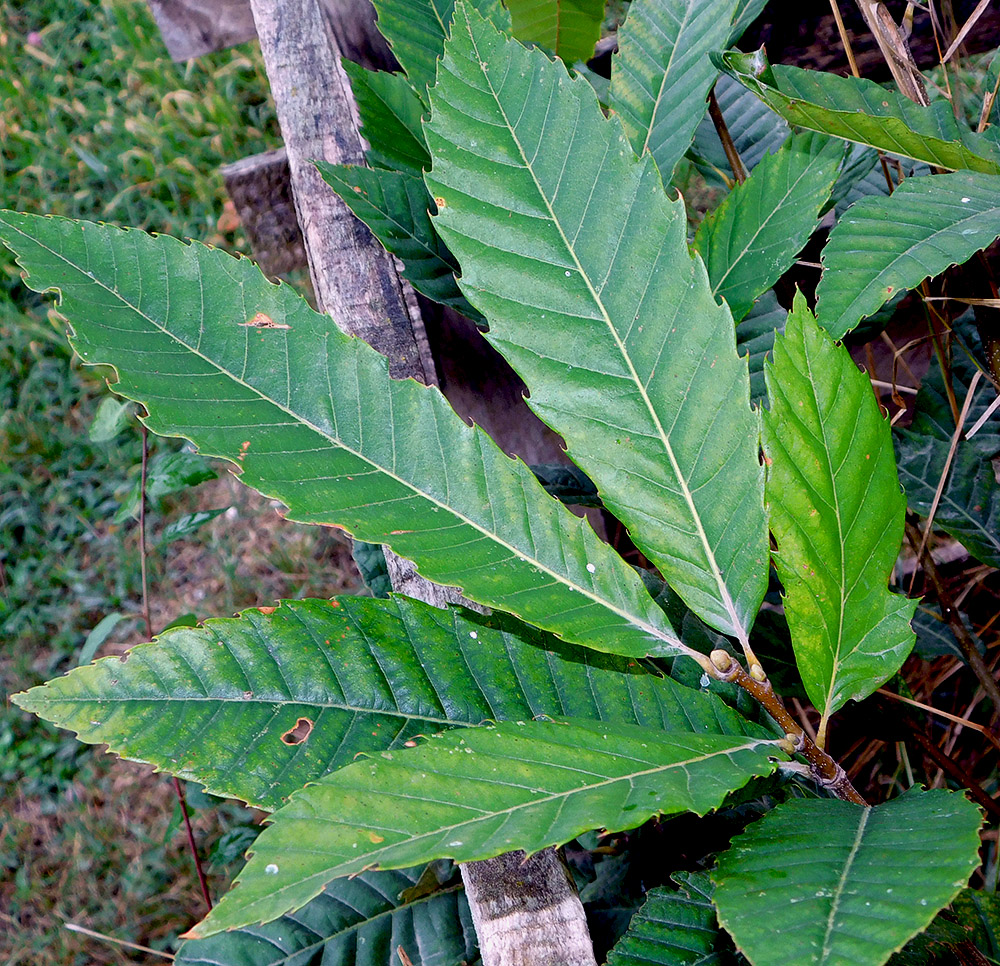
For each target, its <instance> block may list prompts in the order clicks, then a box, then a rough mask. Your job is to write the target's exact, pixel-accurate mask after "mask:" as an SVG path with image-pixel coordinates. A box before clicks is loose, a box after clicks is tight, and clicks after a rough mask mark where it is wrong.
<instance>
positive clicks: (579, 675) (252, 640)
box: [16, 597, 762, 811]
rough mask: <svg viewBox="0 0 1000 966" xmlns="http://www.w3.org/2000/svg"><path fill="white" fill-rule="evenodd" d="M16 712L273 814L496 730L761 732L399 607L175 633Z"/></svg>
mask: <svg viewBox="0 0 1000 966" xmlns="http://www.w3.org/2000/svg"><path fill="white" fill-rule="evenodd" d="M16 701H17V703H18V704H19V705H20V706H21V707H23V708H25V709H26V710H29V711H32V712H33V713H35V714H37V715H39V716H40V717H42V718H45V719H46V720H48V721H52V722H54V723H55V724H58V725H59V726H60V727H63V728H69V729H71V730H73V731H75V732H76V733H77V734H78V736H79V737H80V739H81V740H82V741H86V742H88V743H90V744H97V743H107V744H108V746H109V748H110V750H111V751H114V752H116V753H118V754H119V755H122V756H123V757H125V758H131V759H135V760H138V761H145V762H150V763H152V764H154V765H156V766H157V767H158V768H160V769H162V770H164V771H168V772H171V773H172V774H177V775H180V776H182V777H184V778H188V779H193V780H195V781H199V782H201V783H202V784H204V785H205V786H206V787H207V788H208V790H209V791H210V792H212V793H214V794H218V795H223V796H225V797H228V798H240V799H242V800H244V801H246V802H249V803H251V804H253V805H256V806H257V807H259V808H263V809H266V810H268V811H273V810H274V809H276V808H279V807H280V806H281V805H282V804H283V802H284V800H285V799H286V798H287V797H288V795H290V794H291V793H292V792H293V791H295V790H296V789H297V788H299V787H301V786H302V785H304V784H305V783H306V782H308V781H313V780H315V779H317V778H319V777H321V776H322V775H325V774H326V773H327V772H329V771H332V770H333V769H336V768H339V767H341V766H342V765H345V764H348V763H349V762H351V761H353V760H354V757H355V755H357V754H358V752H361V751H380V750H382V749H384V748H392V747H398V746H401V745H402V744H403V742H405V741H407V740H409V739H411V738H413V737H414V736H416V735H418V734H426V733H429V732H435V731H440V730H441V729H443V728H447V727H452V726H462V725H464V726H466V727H468V726H475V725H478V724H480V723H481V722H483V721H486V720H495V721H505V720H520V719H530V718H533V717H535V716H536V715H572V716H576V717H581V718H589V719H593V720H597V721H609V722H620V723H624V724H641V725H646V726H648V727H650V728H656V729H661V728H665V729H668V730H676V729H681V730H689V731H695V732H716V733H720V734H727V733H729V734H737V735H740V734H747V733H753V734H758V735H760V734H762V732H761V731H760V730H759V729H758V728H755V726H752V725H750V724H749V722H747V721H746V720H745V719H743V718H742V717H740V715H738V714H737V713H736V712H734V711H732V710H731V709H730V708H729V707H728V706H727V705H725V704H723V703H722V701H720V700H719V699H718V698H716V697H714V696H712V695H708V694H703V693H699V692H698V691H695V690H693V689H691V688H686V687H684V686H682V685H680V684H678V683H676V682H675V681H672V680H671V679H670V678H663V677H657V676H656V675H654V674H652V673H650V672H648V671H646V670H644V669H643V668H641V667H638V666H636V665H635V663H634V662H630V661H629V660H627V659H626V658H618V657H613V656H610V655H601V654H598V653H597V652H595V651H588V650H586V649H584V648H576V647H571V646H569V645H565V644H560V643H559V642H558V641H556V640H554V639H553V638H551V637H550V636H548V635H544V634H541V633H539V632H535V633H532V631H531V629H530V628H527V627H524V626H523V625H515V623H514V622H512V621H506V622H505V621H503V620H502V619H500V618H499V617H496V618H490V619H486V618H482V617H478V615H476V614H473V613H471V612H469V611H464V610H462V609H460V608H454V609H451V610H439V609H437V608H435V607H431V606H430V605H428V604H422V603H420V602H418V601H414V600H408V599H407V598H402V597H395V598H392V599H389V600H377V599H372V598H367V597H341V598H336V599H334V600H333V601H323V600H309V601H284V602H283V603H282V604H281V605H280V606H279V607H278V608H277V609H276V610H274V611H273V613H262V612H261V611H258V610H248V611H246V612H244V613H243V614H242V615H241V616H240V617H238V618H226V619H222V620H210V621H207V622H206V623H205V625H204V626H203V627H198V628H180V629H177V630H173V631H169V632H167V633H166V634H164V635H162V637H161V638H160V639H159V640H158V641H157V642H155V643H152V644H145V645H142V646H140V647H137V648H134V649H133V650H132V651H131V652H130V653H129V656H128V659H127V660H126V661H125V662H124V663H123V662H122V660H121V659H120V658H117V657H114V658H108V659H106V660H103V661H99V662H98V663H97V664H95V665H92V666H90V667H86V668H81V669H79V670H77V671H75V672H73V673H71V674H69V675H66V676H65V677H61V678H56V679H55V680H54V681H50V682H49V683H48V684H46V685H43V686H41V687H37V688H32V689H31V690H30V691H28V692H27V693H25V694H22V695H19V696H18V697H17V698H16ZM297 725H298V731H296V726H297ZM306 729H308V730H307V731H306ZM303 731H305V736H304V737H301V735H302V732H303ZM297 739H300V740H297Z"/></svg>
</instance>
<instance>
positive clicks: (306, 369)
mask: <svg viewBox="0 0 1000 966" xmlns="http://www.w3.org/2000/svg"><path fill="white" fill-rule="evenodd" d="M0 238H2V240H3V241H4V243H5V244H7V245H8V247H10V248H12V249H13V250H15V251H16V253H17V255H18V257H19V262H20V264H21V265H22V267H24V268H25V269H26V271H27V273H28V278H27V284H29V285H31V286H33V287H35V289H36V290H42V291H44V290H47V289H49V288H56V289H58V290H59V291H60V293H61V303H60V304H61V306H62V311H63V313H64V314H65V315H66V316H67V317H68V318H69V320H70V322H71V324H72V326H73V330H74V334H73V336H72V339H71V340H72V342H73V346H74V348H75V349H76V351H77V352H78V353H79V354H80V356H81V358H82V359H83V360H84V362H85V363H87V364H90V365H98V364H106V365H112V366H114V367H115V368H116V370H117V373H118V378H119V381H118V382H117V383H115V384H114V386H113V388H114V390H115V391H116V392H117V393H119V394H120V395H123V396H126V397H127V398H130V399H135V400H136V401H138V402H142V403H143V405H144V406H145V407H146V409H147V411H148V412H149V417H148V419H147V425H148V426H149V428H150V429H152V430H153V432H160V433H163V434H169V435H177V436H183V437H185V438H187V439H190V440H191V441H192V442H193V443H195V445H196V446H198V447H199V449H200V450H201V451H202V452H203V453H204V454H205V455H212V456H219V457H222V458H224V459H227V460H229V461H230V462H232V463H233V464H235V465H236V466H237V467H238V468H239V469H240V470H241V471H242V473H241V479H242V481H243V482H245V483H247V484H248V485H250V486H252V487H254V488H255V489H257V490H259V491H260V492H262V493H264V494H265V495H267V496H270V497H274V498H276V499H280V500H282V501H283V502H284V503H285V504H286V505H287V506H288V507H289V516H290V518H291V519H294V520H297V521H299V522H303V523H323V524H328V525H335V526H339V527H342V528H343V529H346V530H348V531H350V532H351V533H352V534H354V535H356V536H358V537H359V538H360V539H362V540H365V541H367V542H369V543H379V544H388V545H389V546H391V547H392V548H393V549H394V550H395V551H396V552H397V553H399V554H401V555H402V556H404V557H407V558H410V559H413V560H415V561H416V562H417V564H418V566H419V569H420V572H421V573H422V574H423V575H424V576H426V577H427V578H428V579H430V580H435V581H437V582H438V583H441V584H444V585H454V586H458V587H460V588H463V589H464V591H465V593H466V596H468V597H470V598H471V599H472V600H476V601H478V602H479V603H482V604H486V605H487V606H497V607H500V608H501V609H505V610H509V611H512V612H514V613H517V614H518V615H519V616H522V617H524V618H525V619H526V620H528V621H529V622H533V623H536V624H537V625H538V626H543V627H546V628H547V629H549V630H552V631H554V632H557V633H559V634H560V635H561V636H563V637H565V638H566V639H572V640H574V641H575V642H577V643H582V644H586V645H587V646H591V647H595V648H597V649H598V650H600V649H602V648H603V649H607V650H609V651H613V652H628V653H629V654H631V655H632V656H641V655H642V654H645V653H649V652H655V651H657V650H662V651H663V652H664V653H670V652H675V651H676V649H677V647H678V646H679V642H677V638H676V635H675V634H674V633H673V631H672V629H671V628H670V626H669V623H668V622H667V620H666V617H665V615H664V614H663V612H662V611H660V610H659V608H657V607H656V605H655V603H654V602H653V601H652V599H651V598H650V597H649V595H648V593H647V592H646V590H645V589H644V587H643V586H642V582H641V580H640V578H639V577H638V576H637V575H636V574H635V573H634V572H633V571H632V569H631V568H630V567H629V566H628V565H627V564H626V563H625V562H624V561H623V560H622V559H621V558H620V557H619V556H618V555H617V554H616V553H615V552H614V551H613V550H612V549H611V548H610V547H609V546H608V545H607V544H604V543H602V542H601V541H600V539H599V538H598V537H597V536H596V534H595V533H594V532H593V530H591V529H590V527H589V525H588V524H587V523H586V522H585V521H583V520H581V519H580V518H579V517H576V516H574V515H573V514H572V513H571V512H570V511H569V510H568V509H566V508H565V507H563V506H562V505H561V504H559V503H558V502H557V501H556V500H554V499H553V498H552V497H550V496H548V495H547V494H546V493H545V491H544V489H542V487H541V486H540V484H539V483H538V482H537V480H536V479H535V478H534V476H533V475H532V473H531V471H530V470H529V469H528V468H527V467H526V466H525V465H524V464H523V463H521V462H519V461H516V460H512V459H510V457H508V456H506V455H505V454H503V453H502V452H501V451H500V450H499V449H498V448H497V447H496V446H495V445H494V444H493V442H492V441H491V440H490V439H489V437H488V436H486V434H485V433H483V432H482V431H481V430H479V429H477V428H474V427H470V426H467V425H466V424H465V423H464V422H463V421H462V419H461V418H460V417H459V416H458V415H456V413H455V412H454V410H452V409H451V408H450V406H448V404H447V402H446V401H445V399H444V397H443V396H441V394H440V393H439V392H438V391H437V390H436V389H431V388H427V387H425V386H421V385H420V384H418V383H416V382H414V381H413V380H409V379H408V380H401V381H398V380H393V379H390V378H389V373H388V366H387V364H386V360H385V359H384V357H382V356H380V355H379V354H378V353H376V352H375V351H374V350H373V349H371V348H370V347H369V346H367V345H366V344H365V343H364V342H362V341H361V340H360V339H356V338H351V337H349V336H346V335H344V334H343V333H342V332H340V331H339V330H338V329H337V327H336V326H335V325H334V324H333V322H332V320H331V319H330V318H329V317H328V316H325V315H320V314H317V313H316V312H314V311H313V310H312V309H310V308H309V306H308V305H307V304H306V302H305V301H303V300H302V299H301V298H300V297H299V296H298V295H297V294H295V293H294V292H293V291H292V290H291V289H290V288H288V287H287V286H284V285H273V284H271V283H269V282H268V281H267V280H266V279H265V278H264V277H263V275H261V273H260V270H259V269H258V268H257V267H256V266H254V265H253V264H252V263H251V262H249V261H248V260H246V259H235V258H232V257H231V256H229V255H227V254H225V253H224V252H221V251H219V250H215V249H208V248H205V247H203V246H201V245H199V244H197V243H192V244H190V245H184V244H182V243H180V242H178V241H176V240H175V239H172V238H168V237H166V236H157V237H150V236H149V235H146V234H144V233H143V232H139V231H122V230H120V229H117V228H112V227H108V226H98V225H92V224H88V223H83V222H80V223H77V222H72V221H68V220H65V219H57V218H40V217H37V216H33V215H22V214H16V213H7V214H4V215H2V216H0ZM371 427H375V428H374V429H372V428H371ZM434 441H437V443H438V446H434V445H433V444H434Z"/></svg>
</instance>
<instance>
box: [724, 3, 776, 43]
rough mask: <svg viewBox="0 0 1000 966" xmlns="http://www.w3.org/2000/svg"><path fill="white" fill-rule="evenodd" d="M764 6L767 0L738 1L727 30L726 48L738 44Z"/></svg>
mask: <svg viewBox="0 0 1000 966" xmlns="http://www.w3.org/2000/svg"><path fill="white" fill-rule="evenodd" d="M766 6H767V0H738V3H737V4H736V13H735V14H734V15H733V24H732V27H731V28H730V30H729V40H728V41H726V46H727V47H733V46H735V45H736V44H738V43H739V40H740V37H742V36H743V34H745V33H746V31H747V28H748V27H749V26H750V24H752V23H753V22H754V21H755V20H756V19H757V17H759V16H760V14H761V12H762V11H763V10H764V7H766Z"/></svg>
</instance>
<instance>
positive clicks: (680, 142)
mask: <svg viewBox="0 0 1000 966" xmlns="http://www.w3.org/2000/svg"><path fill="white" fill-rule="evenodd" d="M736 7H737V3H736V0H635V2H634V3H633V4H632V5H631V7H630V8H629V12H628V17H627V18H626V20H625V23H624V24H622V26H621V28H620V29H619V31H618V53H617V54H616V55H615V56H614V57H613V58H612V61H611V88H610V95H609V103H610V106H611V108H612V110H614V111H615V113H616V114H617V115H618V116H619V117H620V118H621V120H622V125H623V126H624V128H625V133H626V134H627V135H628V139H629V141H630V143H631V144H632V149H633V150H634V151H635V153H636V154H639V155H641V154H643V153H645V152H646V151H648V152H649V153H650V154H651V155H652V156H653V160H654V161H656V164H657V167H658V168H659V169H660V174H661V175H662V177H663V181H664V183H667V182H669V181H670V179H671V178H672V177H673V172H674V167H675V166H676V164H677V162H678V161H680V159H681V158H682V157H683V156H684V152H685V151H687V149H688V148H689V147H690V145H691V140H692V139H693V137H694V132H695V129H696V128H697V126H698V122H699V121H700V120H701V118H702V115H703V114H704V113H705V98H706V96H707V95H708V91H709V88H711V86H712V82H713V81H714V80H715V78H716V77H717V76H718V68H716V67H715V66H714V65H713V64H712V62H711V60H710V59H709V57H708V54H709V52H710V51H713V50H718V49H720V48H721V47H723V46H725V44H726V42H727V40H728V38H729V34H730V32H731V27H730V24H731V21H732V19H733V16H734V14H735V13H736Z"/></svg>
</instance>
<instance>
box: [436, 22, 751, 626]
mask: <svg viewBox="0 0 1000 966" xmlns="http://www.w3.org/2000/svg"><path fill="white" fill-rule="evenodd" d="M463 9H464V8H462V7H458V8H456V23H455V29H454V32H453V36H452V39H451V41H450V43H449V45H448V49H447V51H446V53H445V58H444V60H443V61H442V66H441V72H440V74H439V77H438V84H437V86H436V87H435V88H434V91H433V94H432V117H431V121H430V123H429V125H428V127H427V137H428V146H429V147H430V149H431V154H432V155H433V157H434V167H433V169H432V171H431V172H430V174H428V175H427V182H428V185H429V186H430V187H431V190H432V192H433V194H434V195H435V197H440V198H441V199H442V200H443V201H444V205H443V206H440V214H439V215H438V217H437V219H436V221H435V224H436V225H437V227H438V230H439V231H440V232H441V234H442V237H443V238H444V239H445V241H446V242H447V243H448V245H449V247H450V248H451V250H452V251H453V252H455V254H456V255H457V256H458V258H459V262H460V264H461V266H462V290H463V291H464V292H465V294H466V295H467V296H468V297H469V300H470V301H471V302H472V303H473V304H474V305H476V307H477V308H479V309H480V310H481V311H482V312H483V314H484V315H486V317H487V318H488V320H489V323H490V332H489V335H488V338H489V339H490V341H491V342H492V343H493V344H494V345H495V346H496V347H497V348H498V349H499V351H500V352H502V353H503V354H504V355H505V356H506V357H507V358H508V360H509V361H510V362H511V364H512V365H513V367H514V369H515V370H517V371H518V373H519V374H520V375H521V376H522V378H523V379H524V380H525V382H526V383H527V384H528V385H529V386H530V387H531V396H530V399H529V405H531V406H532V408H533V409H534V410H535V411H536V412H537V413H538V415H539V416H540V417H541V418H542V419H543V420H544V421H545V422H546V423H548V424H549V425H550V426H552V428H553V429H555V430H556V431H557V432H558V433H559V434H560V435H561V436H562V437H563V438H564V439H565V440H566V443H567V446H568V448H569V452H570V455H571V456H572V457H573V460H574V462H575V463H576V464H577V465H578V466H580V468H581V469H582V470H583V471H584V472H585V473H586V474H587V475H588V476H589V477H590V478H591V479H592V480H593V481H594V482H595V483H596V484H597V488H598V491H599V493H600V494H601V497H602V499H603V501H604V504H605V506H607V507H608V509H609V510H611V512H612V513H613V514H614V515H615V516H616V517H617V518H618V519H619V520H621V521H622V523H624V524H625V526H626V527H628V529H629V532H630V534H631V536H632V539H633V540H634V541H635V544H636V546H638V547H639V549H640V550H642V552H643V553H644V554H645V555H646V556H647V557H648V558H649V559H650V560H651V561H653V562H654V563H655V565H656V566H657V567H658V568H659V569H660V571H661V572H662V573H663V575H664V577H666V579H667V582H668V583H669V584H670V585H671V586H672V587H673V588H674V590H676V591H677V593H678V594H680V596H681V597H682V598H684V600H685V602H686V603H687V604H688V606H689V607H691V608H692V609H693V610H695V611H696V612H697V613H698V614H699V616H701V617H702V618H703V619H704V620H705V621H706V622H708V623H710V624H712V625H713V626H714V627H717V628H718V629H719V630H721V631H723V632H725V633H731V634H734V635H736V636H737V637H741V638H743V637H745V635H746V633H747V629H748V628H749V625H750V624H751V623H752V621H753V618H754V616H755V615H756V613H757V608H758V605H759V603H760V600H761V598H762V596H763V594H764V590H765V587H766V583H767V565H768V552H767V533H766V529H767V528H766V522H765V515H764V505H763V498H762V477H763V467H761V465H760V463H759V461H758V458H757V449H758V443H757V441H758V432H759V428H758V420H757V416H756V414H755V413H754V412H753V411H752V410H751V409H750V406H749V376H748V371H747V364H746V361H745V360H742V359H740V358H739V356H738V355H737V353H736V346H735V341H734V338H733V323H732V317H731V316H730V314H729V311H728V309H726V308H725V306H719V305H718V304H717V303H716V302H715V299H714V298H713V297H712V294H711V292H710V290H709V287H708V279H707V277H706V275H705V271H704V267H703V265H702V264H701V260H700V259H698V258H695V259H692V257H691V255H690V253H689V251H688V247H687V242H686V218H685V214H684V205H683V203H682V202H681V201H680V200H677V201H671V200H670V199H669V198H668V197H667V195H666V193H665V192H664V191H663V187H662V184H661V181H660V178H659V175H658V173H657V170H656V166H655V164H653V162H652V160H651V158H650V157H649V155H646V156H645V157H644V158H643V159H641V160H640V159H636V158H635V156H634V155H633V154H632V152H631V151H630V150H629V147H628V145H627V144H626V143H625V142H624V137H623V135H622V133H621V127H620V125H619V124H618V122H617V121H615V120H614V119H610V120H609V119H606V118H605V117H604V115H603V114H602V113H601V109H600V106H599V105H598V103H597V98H596V97H595V95H594V92H593V90H592V89H591V88H590V86H589V85H588V84H587V82H586V81H585V80H582V79H580V78H576V79H570V78H569V76H568V75H567V73H566V70H565V68H564V67H563V65H562V64H561V63H559V62H556V63H553V62H552V61H550V60H549V59H548V58H547V57H546V56H545V55H544V54H543V53H542V52H541V51H538V50H533V51H529V50H525V49H524V48H523V47H522V46H520V45H519V44H516V43H509V42H506V41H505V38H504V37H503V36H502V35H501V34H499V33H498V32H497V31H496V30H495V29H494V28H493V27H492V26H491V25H490V24H489V23H487V22H485V21H483V20H482V19H481V18H479V17H478V16H476V15H474V14H472V15H470V16H469V17H468V19H466V18H465V17H464V15H463V14H460V13H459V12H458V11H460V10H463ZM494 78H503V81H504V82H503V84H502V85H500V84H497V83H496V82H495V81H494ZM512 119H518V120H517V121H516V123H515V122H514V121H513V120H512ZM501 158H502V159H503V163H502V164H501V163H498V160H499V159H501ZM694 319H697V320H698V321H697V324H696V325H695V324H692V320H694ZM611 400H614V402H613V404H612V403H611Z"/></svg>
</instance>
